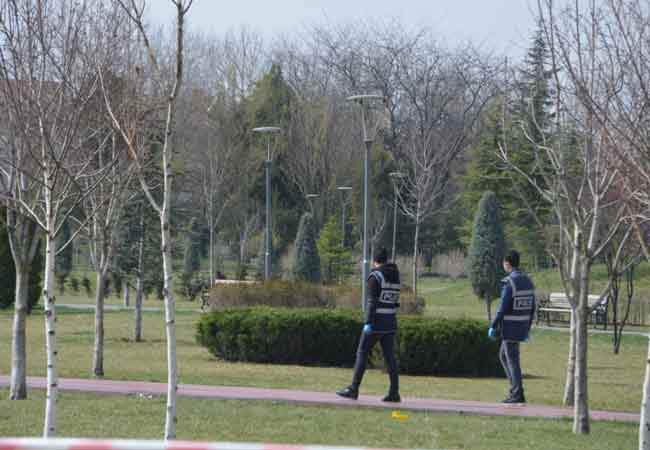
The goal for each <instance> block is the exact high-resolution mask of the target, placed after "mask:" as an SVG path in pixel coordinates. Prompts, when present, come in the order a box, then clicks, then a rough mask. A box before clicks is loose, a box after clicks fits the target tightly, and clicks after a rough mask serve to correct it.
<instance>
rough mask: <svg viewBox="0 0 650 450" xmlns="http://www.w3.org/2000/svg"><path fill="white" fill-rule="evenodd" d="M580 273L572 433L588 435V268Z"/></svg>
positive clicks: (582, 269) (586, 266) (583, 266)
mask: <svg viewBox="0 0 650 450" xmlns="http://www.w3.org/2000/svg"><path fill="white" fill-rule="evenodd" d="M580 269H581V271H580V272H581V273H580V301H579V303H578V310H577V314H576V369H575V372H576V373H575V401H574V405H573V432H574V433H576V434H588V433H589V395H588V385H587V350H588V347H587V338H588V335H587V320H588V318H589V305H588V302H587V296H588V295H589V292H588V290H589V266H588V265H587V264H583V265H582V267H581V268H580Z"/></svg>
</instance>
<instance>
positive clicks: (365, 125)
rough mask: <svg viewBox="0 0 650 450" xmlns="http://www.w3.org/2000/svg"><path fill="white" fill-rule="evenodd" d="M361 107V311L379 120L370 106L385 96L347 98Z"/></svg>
mask: <svg viewBox="0 0 650 450" xmlns="http://www.w3.org/2000/svg"><path fill="white" fill-rule="evenodd" d="M347 99H348V101H352V102H354V103H356V104H358V105H359V106H360V107H361V126H362V131H363V143H364V147H365V154H364V158H363V266H362V274H361V277H362V280H361V307H362V309H363V311H365V310H366V300H367V299H366V296H367V293H366V280H367V279H368V275H369V274H370V261H369V260H368V222H369V217H368V216H369V214H370V186H369V180H370V149H371V148H372V143H373V141H374V139H375V136H374V135H375V132H376V129H377V125H378V124H379V122H378V121H377V122H375V123H374V124H373V123H370V121H372V117H371V116H372V108H371V107H372V106H374V105H377V103H378V102H382V103H383V104H384V105H385V104H386V98H385V97H383V96H381V95H374V94H364V95H353V96H351V97H348V98H347Z"/></svg>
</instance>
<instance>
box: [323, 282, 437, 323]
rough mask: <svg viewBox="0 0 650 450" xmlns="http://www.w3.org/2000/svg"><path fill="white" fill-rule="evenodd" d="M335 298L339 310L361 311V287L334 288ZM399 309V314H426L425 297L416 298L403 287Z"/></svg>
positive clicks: (409, 290)
mask: <svg viewBox="0 0 650 450" xmlns="http://www.w3.org/2000/svg"><path fill="white" fill-rule="evenodd" d="M332 291H333V296H334V298H335V299H336V307H337V308H347V309H354V310H360V309H361V286H359V285H357V286H355V287H351V286H345V285H343V286H336V287H333V288H332ZM399 303H400V306H399V309H398V310H397V314H399V315H400V316H401V315H420V314H422V313H423V312H424V307H425V302H424V298H423V297H418V298H415V295H414V294H413V291H412V290H411V289H409V288H406V287H403V288H402V292H400V296H399Z"/></svg>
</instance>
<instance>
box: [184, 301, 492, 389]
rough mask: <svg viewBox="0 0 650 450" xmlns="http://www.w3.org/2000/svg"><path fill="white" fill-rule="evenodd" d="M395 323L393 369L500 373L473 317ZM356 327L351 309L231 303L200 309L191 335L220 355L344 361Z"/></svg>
mask: <svg viewBox="0 0 650 450" xmlns="http://www.w3.org/2000/svg"><path fill="white" fill-rule="evenodd" d="M399 322H400V329H399V332H398V334H397V341H398V342H397V358H398V361H399V366H400V373H403V374H408V375H438V376H470V377H490V376H503V370H502V369H501V365H500V363H499V360H498V350H499V348H498V344H497V343H496V342H493V341H490V340H489V339H488V338H487V333H486V330H485V325H484V324H482V323H481V322H478V321H475V320H469V319H454V320H451V319H424V318H421V317H410V316H405V317H402V318H400V320H399ZM362 326H363V321H362V317H361V314H360V313H358V312H351V311H337V310H323V309H314V308H309V309H294V308H292V309H284V308H268V307H255V308H237V309H228V310H219V311H214V312H211V313H207V314H204V315H203V316H202V317H201V319H200V320H199V322H198V324H197V328H196V339H197V342H198V343H199V344H201V345H203V346H205V347H206V348H208V350H209V351H210V352H211V353H212V354H213V355H214V356H216V357H218V358H221V359H224V360H226V361H246V362H254V363H267V364H298V365H310V366H337V367H352V366H353V365H354V359H355V356H356V349H357V345H358V342H359V336H360V331H361V328H362ZM374 358H375V359H376V358H377V355H375V356H374Z"/></svg>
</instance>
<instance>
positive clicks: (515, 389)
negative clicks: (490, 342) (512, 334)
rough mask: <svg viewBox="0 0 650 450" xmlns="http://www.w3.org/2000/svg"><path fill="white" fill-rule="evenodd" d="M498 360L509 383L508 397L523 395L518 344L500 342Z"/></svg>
mask: <svg viewBox="0 0 650 450" xmlns="http://www.w3.org/2000/svg"><path fill="white" fill-rule="evenodd" d="M499 359H500V360H501V365H502V366H503V370H504V371H505V373H506V376H507V377H508V381H510V396H511V397H514V398H520V397H521V396H523V395H524V385H523V382H522V377H521V367H520V365H519V342H512V341H501V349H500V351H499Z"/></svg>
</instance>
